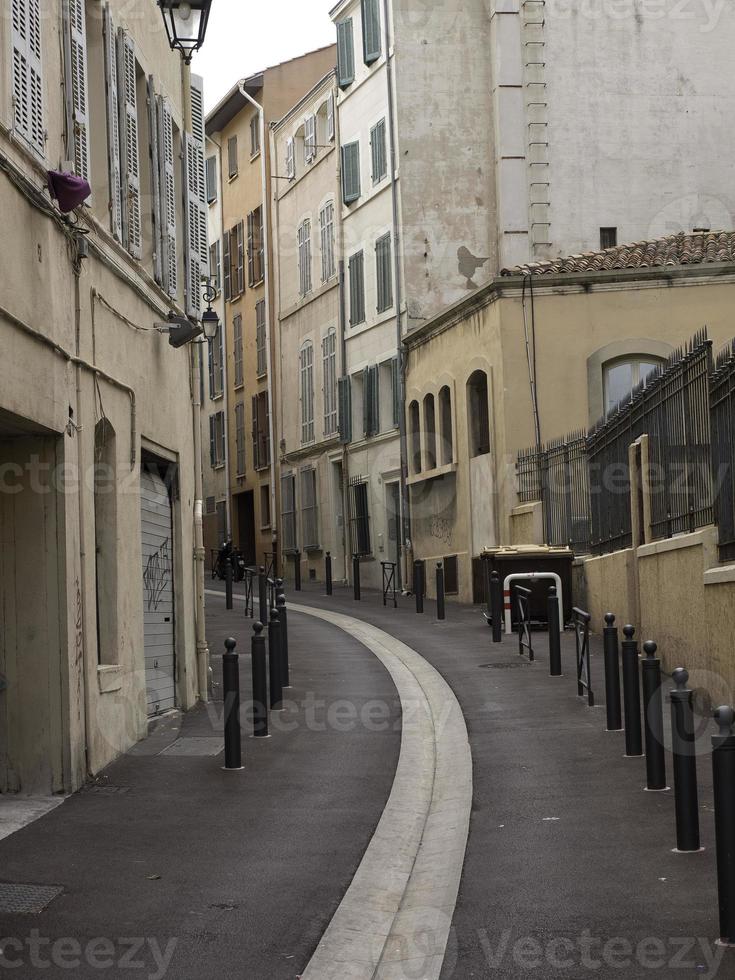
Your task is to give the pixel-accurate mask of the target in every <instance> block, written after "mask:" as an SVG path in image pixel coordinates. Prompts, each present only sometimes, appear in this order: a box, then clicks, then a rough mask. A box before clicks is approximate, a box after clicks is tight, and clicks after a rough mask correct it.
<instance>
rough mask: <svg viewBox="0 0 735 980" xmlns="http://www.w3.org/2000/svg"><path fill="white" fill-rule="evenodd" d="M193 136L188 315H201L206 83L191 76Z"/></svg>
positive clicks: (188, 171)
mask: <svg viewBox="0 0 735 980" xmlns="http://www.w3.org/2000/svg"><path fill="white" fill-rule="evenodd" d="M191 128H192V131H191V133H187V134H186V141H185V142H186V153H185V156H184V170H185V174H184V177H185V182H184V186H185V188H186V246H185V247H186V261H185V269H186V313H187V315H188V316H192V317H197V318H198V317H199V316H200V315H201V311H202V285H201V280H202V277H203V276H206V275H207V272H208V269H209V242H208V236H207V179H206V164H205V161H204V99H203V80H202V79H201V78H200V77H199V76H198V75H192V76H191Z"/></svg>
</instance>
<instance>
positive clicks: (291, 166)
mask: <svg viewBox="0 0 735 980" xmlns="http://www.w3.org/2000/svg"><path fill="white" fill-rule="evenodd" d="M286 176H287V177H288V179H289V180H293V178H294V177H295V176H296V153H295V150H294V141H293V139H287V140H286Z"/></svg>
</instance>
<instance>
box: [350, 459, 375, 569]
mask: <svg viewBox="0 0 735 980" xmlns="http://www.w3.org/2000/svg"><path fill="white" fill-rule="evenodd" d="M349 504H350V545H351V548H352V554H353V555H360V556H361V557H362V556H364V555H369V554H370V511H369V502H368V483H367V480H365V479H364V478H363V477H361V476H357V477H353V478H352V479H351V480H350V493H349Z"/></svg>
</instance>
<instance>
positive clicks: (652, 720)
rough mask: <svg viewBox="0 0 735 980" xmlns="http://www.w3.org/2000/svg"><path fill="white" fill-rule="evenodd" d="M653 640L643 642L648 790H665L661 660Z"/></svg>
mask: <svg viewBox="0 0 735 980" xmlns="http://www.w3.org/2000/svg"><path fill="white" fill-rule="evenodd" d="M657 650H658V647H657V646H656V644H655V643H654V642H653V640H647V641H646V642H645V643H644V644H643V652H644V653H645V657H644V658H643V660H642V661H641V670H642V672H643V720H644V732H645V736H646V789H647V790H649V791H650V792H663V791H664V790H667V789H668V788H669V787H668V786H667V785H666V750H665V749H664V709H663V703H662V698H661V661H660V660H659V658H658V657H657V656H656V651H657Z"/></svg>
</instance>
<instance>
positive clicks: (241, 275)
mask: <svg viewBox="0 0 735 980" xmlns="http://www.w3.org/2000/svg"><path fill="white" fill-rule="evenodd" d="M224 266H225V299H229V300H233V299H237V297H238V296H241V295H242V293H243V292H244V290H245V242H244V228H243V223H242V221H240V222H238V224H236V225H235V227H234V228H231V229H230V231H229V232H225V259H224Z"/></svg>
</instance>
